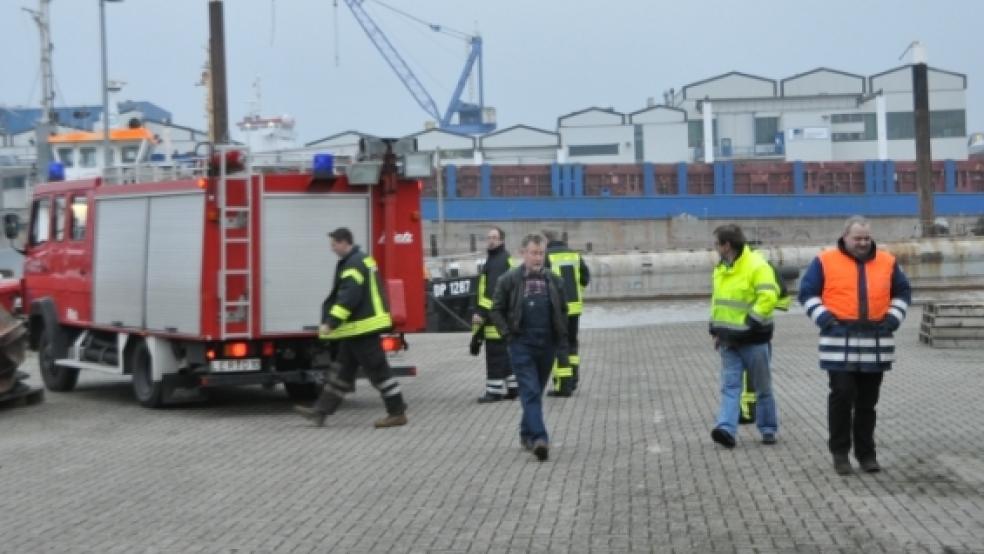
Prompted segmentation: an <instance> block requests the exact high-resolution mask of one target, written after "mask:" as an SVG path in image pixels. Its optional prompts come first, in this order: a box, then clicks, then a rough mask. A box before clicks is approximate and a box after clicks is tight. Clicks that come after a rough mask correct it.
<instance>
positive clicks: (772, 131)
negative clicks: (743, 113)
mask: <svg viewBox="0 0 984 554" xmlns="http://www.w3.org/2000/svg"><path fill="white" fill-rule="evenodd" d="M777 134H779V118H778V117H756V118H755V144H775V143H776V135H777Z"/></svg>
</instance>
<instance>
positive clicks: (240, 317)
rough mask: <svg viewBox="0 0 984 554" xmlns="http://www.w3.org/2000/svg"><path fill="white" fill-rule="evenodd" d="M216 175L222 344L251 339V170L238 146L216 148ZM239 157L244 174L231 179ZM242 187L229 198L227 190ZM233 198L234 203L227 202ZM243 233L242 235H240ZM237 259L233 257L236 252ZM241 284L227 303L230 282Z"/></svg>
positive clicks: (247, 159)
mask: <svg viewBox="0 0 984 554" xmlns="http://www.w3.org/2000/svg"><path fill="white" fill-rule="evenodd" d="M216 153H217V154H218V155H219V175H218V183H217V185H218V186H217V187H216V189H217V193H216V204H217V207H218V212H219V271H218V279H219V282H218V291H219V304H220V306H219V313H220V316H219V317H220V320H219V328H220V333H221V338H222V340H226V339H237V338H251V336H252V329H253V302H252V299H253V225H252V215H253V210H252V207H253V166H252V162H251V161H250V156H249V153H248V152H247V151H245V150H244V149H243V148H242V147H241V146H218V147H216ZM234 153H238V154H239V156H240V158H239V159H240V160H242V162H243V170H242V171H239V172H236V173H234V174H233V176H232V178H230V172H229V169H230V168H229V162H230V158H231V156H233V155H234ZM240 184H241V186H242V189H243V190H242V192H241V194H235V195H230V192H231V191H230V186H234V187H238V186H240ZM230 196H233V197H234V199H232V200H231V199H230ZM240 230H242V231H240ZM237 251H238V252H239V254H240V255H235V254H236V252H237ZM230 279H231V280H234V281H241V282H243V286H242V287H241V293H240V295H239V296H238V297H237V298H235V299H230V298H229V296H230V294H233V293H231V292H230V291H229V288H230V287H229V282H230Z"/></svg>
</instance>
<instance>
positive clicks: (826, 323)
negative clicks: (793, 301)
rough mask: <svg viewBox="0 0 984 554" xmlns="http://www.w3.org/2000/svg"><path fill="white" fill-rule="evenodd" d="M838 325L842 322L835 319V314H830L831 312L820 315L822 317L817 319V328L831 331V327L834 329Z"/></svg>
mask: <svg viewBox="0 0 984 554" xmlns="http://www.w3.org/2000/svg"><path fill="white" fill-rule="evenodd" d="M838 323H840V322H839V321H837V318H836V317H834V314H832V313H830V312H829V311H828V312H824V313H822V314H820V317H818V318H817V327H819V328H821V329H829V328H830V327H833V326H834V325H837V324H838Z"/></svg>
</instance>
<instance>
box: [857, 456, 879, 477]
mask: <svg viewBox="0 0 984 554" xmlns="http://www.w3.org/2000/svg"><path fill="white" fill-rule="evenodd" d="M858 465H860V466H861V471H864V472H865V473H878V472H879V471H881V466H880V465H879V464H878V460H876V459H875V457H874V456H868V457H867V458H862V459H860V460H858Z"/></svg>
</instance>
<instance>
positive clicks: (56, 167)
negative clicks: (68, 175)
mask: <svg viewBox="0 0 984 554" xmlns="http://www.w3.org/2000/svg"><path fill="white" fill-rule="evenodd" d="M48 180H49V181H64V180H65V166H64V165H62V164H61V162H51V163H49V164H48Z"/></svg>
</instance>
